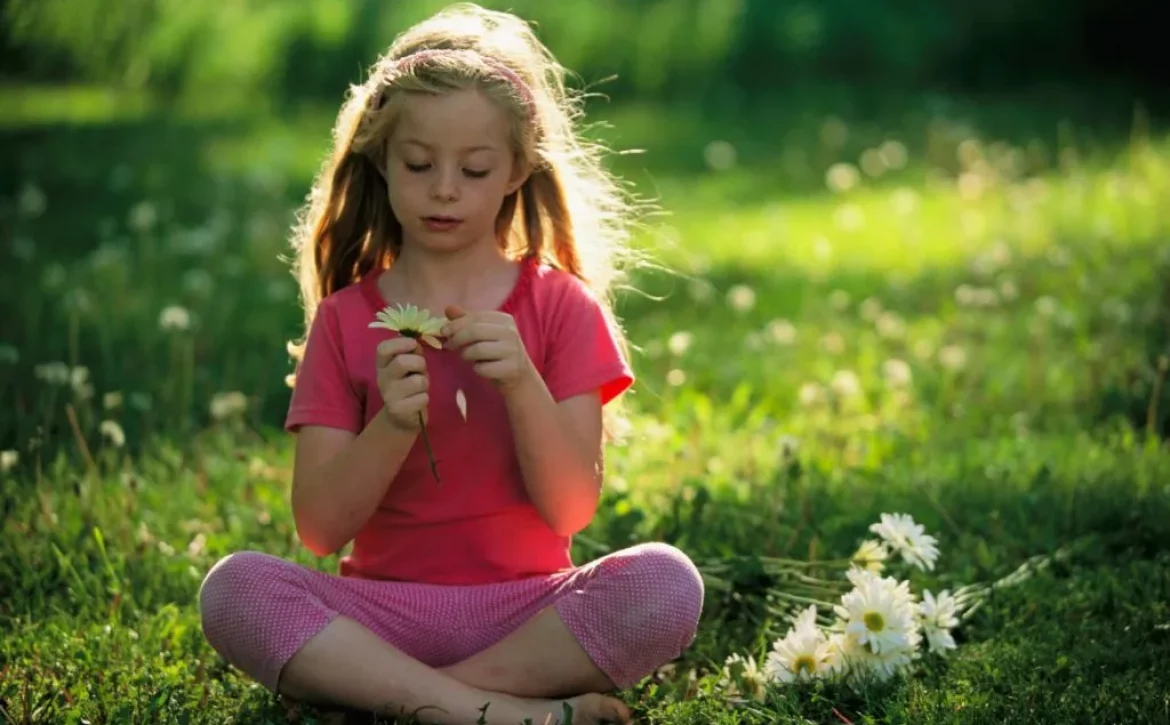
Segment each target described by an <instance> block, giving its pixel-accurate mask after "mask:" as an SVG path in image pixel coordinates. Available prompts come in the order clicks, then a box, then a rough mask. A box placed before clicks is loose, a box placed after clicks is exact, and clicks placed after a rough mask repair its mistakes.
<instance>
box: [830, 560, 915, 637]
mask: <svg viewBox="0 0 1170 725" xmlns="http://www.w3.org/2000/svg"><path fill="white" fill-rule="evenodd" d="M849 574H850V576H849V579H850V581H852V582H853V584H854V589H853V591H851V592H848V593H846V594H845V595H843V596H842V597H841V603H840V604H838V605H837V606H835V607H834V608H833V611H834V612H836V613H837V616H839V617H840V618H841V619H842V620H843V621H844V623H845V634H848V635H850V636H853V637H856V638H857V641H858V643H859V644H863V645H866V646H867V647H868V648H869V649H870V650H872V651H873V652H875V653H881V652H885V651H888V650H901V649H906V648H912V638H913V635H914V633H916V632H917V629H918V622H917V620H916V617H915V615H916V614H917V613H918V610H917V608H916V607H915V606H914V600H913V595H912V594H911V593H910V583H909V582H906V581H903V582H898V581H896V580H895V579H894V578H893V577H884V578H883V577H878V576H877V575H876V574H873V573H872V572H869V571H866V570H864V569H857V568H854V569H852V570H850V572H849Z"/></svg>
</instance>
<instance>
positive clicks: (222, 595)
mask: <svg viewBox="0 0 1170 725" xmlns="http://www.w3.org/2000/svg"><path fill="white" fill-rule="evenodd" d="M288 566H289V563H288V562H286V561H284V560H283V559H280V558H278V557H275V556H271V555H269V554H262V553H260V552H256V551H240V552H236V553H234V554H229V555H227V556H225V557H224V558H222V559H220V560H219V561H218V562H216V564H215V566H213V567H211V570H210V571H208V572H207V576H206V577H204V579H203V583H202V584H201V585H200V587H199V614H200V619H201V625H202V628H203V634H204V636H205V637H207V639H208V641H210V642H211V644H212V645H213V646H217V648H218V644H217V643H219V642H222V641H223V640H224V639H225V637H228V636H230V634H229V632H230V631H231V630H233V629H235V628H238V627H241V626H243V627H247V626H249V625H248V623H247V622H246V619H247V617H248V616H249V614H250V613H254V612H258V611H261V610H262V609H263V607H261V606H257V605H259V604H260V603H261V602H260V600H261V599H267V598H268V597H269V595H270V594H271V592H272V587H273V585H274V584H275V583H276V582H277V581H278V580H279V579H280V578H281V577H282V573H283V570H284V569H285V568H286V567H288Z"/></svg>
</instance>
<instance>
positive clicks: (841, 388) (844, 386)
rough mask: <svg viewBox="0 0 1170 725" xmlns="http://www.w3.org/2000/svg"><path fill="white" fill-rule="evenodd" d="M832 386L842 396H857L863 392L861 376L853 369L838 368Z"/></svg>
mask: <svg viewBox="0 0 1170 725" xmlns="http://www.w3.org/2000/svg"><path fill="white" fill-rule="evenodd" d="M830 387H832V389H833V392H834V393H836V394H837V396H838V397H840V398H855V397H857V396H858V395H860V394H861V378H859V377H857V373H855V372H853V371H852V370H838V371H837V372H836V374H834V375H833V381H832V383H830Z"/></svg>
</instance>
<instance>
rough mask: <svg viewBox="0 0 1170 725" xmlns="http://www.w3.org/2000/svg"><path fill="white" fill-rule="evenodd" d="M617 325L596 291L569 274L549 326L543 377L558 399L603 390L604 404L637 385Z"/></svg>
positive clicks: (554, 397)
mask: <svg viewBox="0 0 1170 725" xmlns="http://www.w3.org/2000/svg"><path fill="white" fill-rule="evenodd" d="M613 325H614V323H613V322H612V320H611V319H610V317H609V316H608V315H606V313H605V310H604V308H603V307H602V305H601V303H600V302H599V301H598V299H597V298H596V297H595V296H594V295H593V294H592V292H591V291H590V290H589V289H588V288H587V287H585V285H584V284H583V283H582V282H580V281H579V280H578V279H577V278H575V277H571V278H570V279H569V281H568V283H567V284H566V285H565V289H564V290H563V292H562V294H561V295H560V299H559V300H558V304H557V305H556V306H555V312H554V315H553V318H552V319H550V320H548V321H547V327H546V329H548V330H549V339H548V344H547V346H546V348H545V349H546V356H545V370H544V381H545V385H547V386H548V390H549V392H550V393H552V396H553V399H554V400H556V401H558V402H560V401H562V400H565V399H567V398H572V397H573V396H576V395H581V394H583V393H588V392H590V391H593V390H599V391H600V392H601V403H602V405H604V404H606V403H608V402H610V401H611V400H613V399H614V398H616V397H617V396H618V395H621V394H622V393H623V392H625V391H626V390H627V389H628V388H629V387H630V386H631V385H633V383H634V373H633V370H632V369H631V367H630V365H629V362H628V361H627V360H626V358H625V356H624V355H623V354H622V350H621V347H620V346H619V343H618V339H619V338H618V334H617V331H616V329H615V328H614V326H613Z"/></svg>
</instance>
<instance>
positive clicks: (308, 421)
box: [284, 303, 362, 433]
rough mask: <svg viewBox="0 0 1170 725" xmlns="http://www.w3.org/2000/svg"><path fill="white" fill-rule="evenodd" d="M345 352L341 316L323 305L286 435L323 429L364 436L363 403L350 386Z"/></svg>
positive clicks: (303, 363)
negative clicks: (308, 428)
mask: <svg viewBox="0 0 1170 725" xmlns="http://www.w3.org/2000/svg"><path fill="white" fill-rule="evenodd" d="M343 350H344V348H343V346H342V337H341V326H340V324H339V321H338V319H337V312H336V310H335V309H334V308H333V306H332V305H329V304H324V303H323V304H322V305H320V306H319V307H318V308H317V314H316V315H315V316H314V317H313V324H312V325H311V326H310V328H309V335H308V338H307V340H306V342H305V354H304V358H303V359H302V360H301V365H300V369H299V370H297V375H296V384H295V386H294V388H293V393H292V399H291V401H290V402H289V410H288V416H287V417H286V418H285V423H284V428H285V430H286V431H289V432H296V431H297V430H298V429H300V428H301V427H302V426H306V425H320V426H327V427H329V428H341V429H343V430H348V431H350V432H353V433H360V432H361V430H362V401H361V397H360V396H359V395H358V394H357V392H356V391H355V390H354V387H353V385H352V383H351V382H350V376H349V373H348V371H347V369H346V364H345V356H344V352H343Z"/></svg>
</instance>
